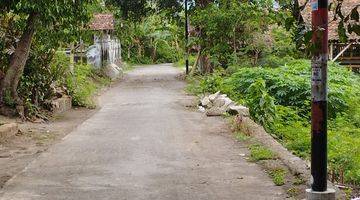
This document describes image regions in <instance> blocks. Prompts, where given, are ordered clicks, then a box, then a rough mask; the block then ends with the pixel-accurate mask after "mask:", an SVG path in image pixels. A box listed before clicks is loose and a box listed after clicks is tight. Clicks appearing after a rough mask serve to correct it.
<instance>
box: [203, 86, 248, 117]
mask: <svg viewBox="0 0 360 200" xmlns="http://www.w3.org/2000/svg"><path fill="white" fill-rule="evenodd" d="M199 110H200V111H202V112H205V113H206V115H207V116H221V115H225V114H226V113H229V114H231V115H241V116H244V117H246V116H249V115H250V113H249V108H247V107H245V106H242V105H237V104H236V103H235V102H234V101H232V100H231V99H230V98H229V97H227V95H226V94H221V93H220V91H219V92H217V93H215V94H211V95H209V96H205V97H204V98H202V99H201V103H200V105H199Z"/></svg>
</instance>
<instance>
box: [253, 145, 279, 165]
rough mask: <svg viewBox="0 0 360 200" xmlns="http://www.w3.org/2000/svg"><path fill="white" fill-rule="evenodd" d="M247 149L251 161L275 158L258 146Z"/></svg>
mask: <svg viewBox="0 0 360 200" xmlns="http://www.w3.org/2000/svg"><path fill="white" fill-rule="evenodd" d="M249 149H250V159H251V160H252V161H260V160H272V159H275V157H276V156H275V153H273V152H272V151H271V150H269V149H267V148H265V147H263V146H261V145H259V144H254V145H251V146H250V147H249Z"/></svg>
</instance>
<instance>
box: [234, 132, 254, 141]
mask: <svg viewBox="0 0 360 200" xmlns="http://www.w3.org/2000/svg"><path fill="white" fill-rule="evenodd" d="M235 139H236V140H238V141H240V142H244V141H247V140H249V139H250V136H248V135H245V134H244V133H242V132H240V131H237V132H235Z"/></svg>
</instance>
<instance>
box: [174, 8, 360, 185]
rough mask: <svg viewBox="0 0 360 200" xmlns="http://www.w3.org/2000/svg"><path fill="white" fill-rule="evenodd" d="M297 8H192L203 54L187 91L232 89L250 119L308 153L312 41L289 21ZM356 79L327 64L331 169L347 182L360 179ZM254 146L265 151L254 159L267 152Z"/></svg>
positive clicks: (306, 156) (359, 93)
mask: <svg viewBox="0 0 360 200" xmlns="http://www.w3.org/2000/svg"><path fill="white" fill-rule="evenodd" d="M293 14H294V13H293V11H292V10H287V9H283V10H277V11H276V12H274V10H273V9H272V4H271V3H270V4H267V3H266V2H262V3H259V4H250V3H249V4H247V3H237V2H235V1H232V2H231V3H229V4H226V3H224V4H215V3H211V2H209V3H208V4H207V5H206V6H204V7H203V8H202V9H199V8H197V7H195V8H194V11H193V13H192V15H191V17H192V19H193V26H194V27H197V28H200V29H201V31H200V32H198V34H197V35H195V36H193V37H192V39H191V41H192V43H191V45H197V46H200V47H201V55H199V54H192V56H190V58H191V59H190V63H191V64H192V65H194V64H195V65H196V69H195V73H194V75H193V76H189V77H188V82H189V83H190V84H189V86H188V88H187V90H188V91H189V92H191V93H194V94H198V95H202V94H204V93H215V92H217V91H221V92H222V93H224V94H227V95H228V96H229V97H230V98H231V99H232V100H234V101H236V102H238V103H239V104H243V105H245V106H247V107H249V108H250V114H251V118H252V119H254V120H255V121H256V122H257V123H259V124H261V125H262V126H264V128H265V129H266V131H267V132H268V133H269V134H271V135H272V136H273V137H274V138H275V139H277V140H278V141H280V142H281V143H282V144H283V145H284V146H285V147H286V148H287V149H289V150H290V151H292V152H293V153H294V154H295V155H297V156H299V157H301V158H303V159H310V158H309V156H310V136H311V134H310V111H311V106H310V103H311V90H310V89H311V86H310V76H311V70H310V66H311V64H310V59H309V53H310V51H311V47H310V48H309V45H310V44H309V41H308V39H309V38H307V34H306V30H305V29H304V31H303V32H304V33H305V34H303V35H301V34H300V33H301V32H299V28H300V27H299V24H298V23H297V22H296V21H292V23H290V24H289V23H287V22H288V20H289V19H291V18H292V17H293ZM220 30H221V31H220ZM199 35H200V36H199ZM310 36H311V35H310ZM194 58H195V59H194ZM183 62H184V61H179V63H177V64H175V65H183ZM359 80H360V77H359V75H358V74H355V73H353V72H352V71H350V70H349V69H348V68H346V67H344V66H340V65H339V64H337V63H329V99H328V101H329V122H328V124H329V173H330V178H331V179H332V180H333V181H336V182H344V183H347V184H350V185H359V184H360V171H359V169H360V156H359V155H360V123H359V122H360V121H359V119H360V118H359V116H360V110H359V103H360V85H359V84H358V83H359ZM250 149H251V151H252V152H256V154H255V155H258V156H260V157H259V158H257V157H254V159H261V158H262V156H264V157H268V156H270V154H269V155H268V153H267V152H266V151H265V150H263V151H262V150H261V148H260V147H252V148H250ZM259 152H260V153H259ZM279 174H281V173H280V172H279V173H278V172H274V173H273V176H274V177H278V175H279ZM276 179H277V181H278V182H279V183H280V182H282V181H281V178H279V179H278V178H276Z"/></svg>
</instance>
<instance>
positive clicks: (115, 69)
mask: <svg viewBox="0 0 360 200" xmlns="http://www.w3.org/2000/svg"><path fill="white" fill-rule="evenodd" d="M103 70H104V74H105V75H106V76H107V77H109V78H111V79H112V80H114V79H117V78H119V77H121V76H122V75H123V70H122V69H121V68H120V67H119V66H117V65H115V64H110V65H107V66H106V67H104V69H103Z"/></svg>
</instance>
